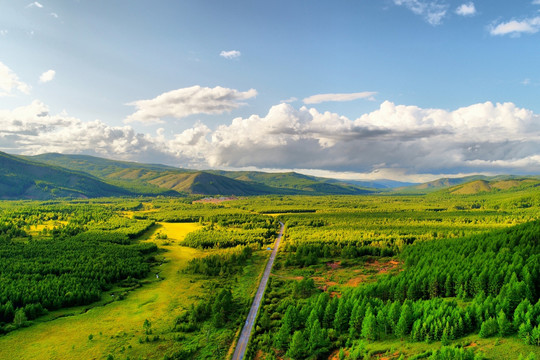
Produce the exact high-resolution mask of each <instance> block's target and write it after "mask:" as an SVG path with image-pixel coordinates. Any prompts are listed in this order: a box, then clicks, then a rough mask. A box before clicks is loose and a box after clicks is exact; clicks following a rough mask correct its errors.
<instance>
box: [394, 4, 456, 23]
mask: <svg viewBox="0 0 540 360" xmlns="http://www.w3.org/2000/svg"><path fill="white" fill-rule="evenodd" d="M394 3H395V4H396V5H399V6H405V7H406V8H408V9H409V10H411V11H412V12H413V13H414V14H416V15H421V16H422V17H423V18H424V20H426V21H427V22H428V23H429V24H431V25H434V26H435V25H439V24H441V22H442V19H443V18H444V17H445V16H446V13H447V11H448V8H449V5H448V4H445V3H440V2H439V1H428V0H394Z"/></svg>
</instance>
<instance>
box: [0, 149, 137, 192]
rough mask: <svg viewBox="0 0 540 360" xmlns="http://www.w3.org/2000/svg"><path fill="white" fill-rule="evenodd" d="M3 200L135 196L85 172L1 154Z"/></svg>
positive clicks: (0, 176) (0, 183) (0, 178)
mask: <svg viewBox="0 0 540 360" xmlns="http://www.w3.org/2000/svg"><path fill="white" fill-rule="evenodd" d="M0 168H1V169H2V171H1V172H0V199H49V198H55V197H76V198H84V197H101V196H126V195H131V193H130V192H129V191H128V190H126V189H123V188H120V187H117V186H113V185H110V184H107V183H105V182H103V181H101V180H100V179H97V178H94V177H93V176H91V175H88V174H84V173H81V172H76V171H70V170H67V169H63V168H60V167H57V166H50V165H44V164H42V163H38V162H34V161H28V160H25V159H22V158H19V157H16V156H12V155H9V154H6V153H3V152H0Z"/></svg>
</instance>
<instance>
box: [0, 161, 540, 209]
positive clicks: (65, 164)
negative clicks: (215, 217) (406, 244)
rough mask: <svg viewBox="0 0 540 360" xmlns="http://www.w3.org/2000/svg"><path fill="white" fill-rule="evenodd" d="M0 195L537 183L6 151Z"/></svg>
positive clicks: (491, 187) (328, 191)
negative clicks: (205, 166) (346, 175)
mask: <svg viewBox="0 0 540 360" xmlns="http://www.w3.org/2000/svg"><path fill="white" fill-rule="evenodd" d="M0 167H1V169H2V172H1V173H0V199H51V198H59V197H71V198H91V197H107V196H139V195H144V196H155V195H164V196H186V195H190V194H200V195H236V196H248V195H271V194H280V195H367V194H375V193H381V192H392V193H403V194H421V193H422V194H423V193H428V192H433V191H437V190H441V189H446V190H445V191H448V192H449V193H450V194H456V195H457V194H474V193H478V192H489V191H501V190H509V189H512V188H518V187H523V186H537V185H538V183H540V180H539V179H538V178H534V177H532V178H531V177H529V178H523V177H517V176H511V175H503V176H496V177H487V176H482V175H475V176H467V177H462V178H442V179H438V180H435V181H431V182H427V183H423V184H415V183H407V182H399V181H394V180H374V181H362V180H350V181H349V180H337V179H328V178H322V177H316V176H309V175H303V174H299V173H295V172H285V173H266V172H260V171H224V170H206V171H201V170H188V169H181V168H176V167H172V166H167V165H160V164H141V163H136V162H127V161H117V160H109V159H104V158H100V157H95V156H88V155H65V154H53V153H51V154H42V155H36V156H20V155H10V154H6V153H3V152H0Z"/></svg>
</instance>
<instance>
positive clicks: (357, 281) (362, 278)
mask: <svg viewBox="0 0 540 360" xmlns="http://www.w3.org/2000/svg"><path fill="white" fill-rule="evenodd" d="M367 278H368V276H367V275H360V276H355V277H353V278H352V279H350V280H349V281H347V283H346V284H345V285H346V286H353V287H354V286H358V285H359V284H361V283H363V282H365V281H366V280H367Z"/></svg>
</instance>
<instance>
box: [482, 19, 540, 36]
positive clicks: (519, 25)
mask: <svg viewBox="0 0 540 360" xmlns="http://www.w3.org/2000/svg"><path fill="white" fill-rule="evenodd" d="M538 31H540V16H536V17H533V18H528V19H524V20H521V21H517V20H511V21H508V22H502V23H499V24H495V25H492V26H491V27H490V30H489V32H490V34H491V35H513V36H519V35H521V34H522V33H525V34H534V33H537V32H538Z"/></svg>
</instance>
